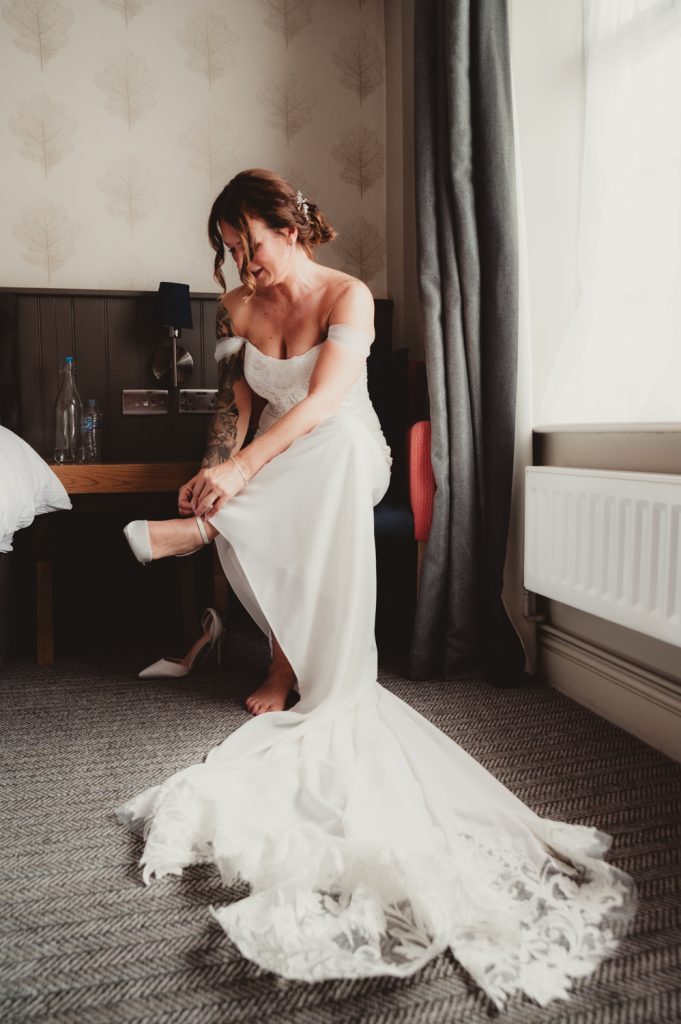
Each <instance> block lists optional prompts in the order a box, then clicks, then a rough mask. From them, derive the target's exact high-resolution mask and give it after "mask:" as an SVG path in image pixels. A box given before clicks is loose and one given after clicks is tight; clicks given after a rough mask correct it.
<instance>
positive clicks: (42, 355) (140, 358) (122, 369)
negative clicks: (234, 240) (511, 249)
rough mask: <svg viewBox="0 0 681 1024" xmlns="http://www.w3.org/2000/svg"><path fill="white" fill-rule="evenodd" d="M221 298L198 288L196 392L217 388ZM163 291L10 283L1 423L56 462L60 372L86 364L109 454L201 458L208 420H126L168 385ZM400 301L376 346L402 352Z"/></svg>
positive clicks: (0, 303) (1, 360)
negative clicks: (70, 360)
mask: <svg viewBox="0 0 681 1024" xmlns="http://www.w3.org/2000/svg"><path fill="white" fill-rule="evenodd" d="M216 299H217V295H216V294H206V293H194V294H193V295H192V297H191V301H192V320H193V322H194V327H193V328H192V329H191V330H183V332H182V338H181V340H180V344H181V345H182V346H183V347H184V348H185V349H187V350H188V351H189V352H190V353H191V355H192V358H193V360H194V367H193V372H192V376H191V377H190V379H189V380H187V381H186V382H185V384H184V386H185V387H190V388H214V387H216V386H217V368H216V364H215V360H214V358H213V350H214V347H215V302H216ZM157 301H158V297H157V293H156V292H120V291H65V290H60V289H28V288H19V289H8V288H3V289H0V423H2V424H3V425H4V426H7V427H9V428H10V429H11V430H14V431H15V432H16V433H19V434H21V435H22V437H24V438H25V439H26V441H28V443H29V444H30V445H32V446H33V448H35V450H36V451H37V452H38V453H39V454H40V455H42V456H43V457H44V458H47V459H49V458H51V455H52V443H53V440H52V438H53V407H54V401H55V397H56V393H57V381H58V370H59V367H60V365H61V363H62V360H63V357H64V356H65V355H69V354H70V355H73V356H75V358H76V361H77V366H78V390H79V392H80V396H81V398H82V399H83V401H85V400H86V399H87V398H96V399H97V400H98V402H99V404H100V406H101V407H102V410H103V412H104V442H105V443H104V453H105V457H106V458H107V459H108V460H110V461H113V462H125V461H143V460H150V459H171V458H172V459H187V460H191V459H200V458H201V455H202V454H203V449H204V444H205V437H206V417H205V416H200V415H194V416H192V415H190V416H147V417H145V416H123V414H122V403H121V391H122V390H123V389H124V388H154V387H160V386H162V385H159V383H158V382H157V381H156V379H155V378H154V376H153V374H152V370H151V359H152V356H153V354H154V352H155V351H156V349H158V348H159V347H160V346H161V345H162V344H164V343H165V341H166V340H167V339H166V337H165V333H164V328H163V327H161V326H160V325H159V324H158V322H157V316H156V308H157V306H156V304H157ZM392 306H393V303H392V300H390V299H377V300H376V344H375V351H377V352H382V353H384V352H390V351H391V349H392Z"/></svg>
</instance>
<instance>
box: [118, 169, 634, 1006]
mask: <svg viewBox="0 0 681 1024" xmlns="http://www.w3.org/2000/svg"><path fill="white" fill-rule="evenodd" d="M208 229H209V237H210V241H211V244H212V246H213V248H214V250H215V277H216V280H217V281H218V283H219V284H220V285H221V287H222V288H223V290H224V288H225V282H224V278H223V275H222V270H221V268H222V266H223V263H224V260H225V258H226V255H225V250H226V251H227V253H229V255H230V256H231V258H232V259H233V260H234V262H235V263H236V266H237V269H238V271H239V275H240V278H241V281H242V284H241V286H240V287H239V288H236V289H235V290H233V291H231V292H229V293H228V294H226V295H223V297H222V299H221V300H220V305H219V311H218V336H219V337H218V343H217V348H216V358H217V359H218V361H219V377H220V384H219V406H218V415H217V416H216V420H215V423H214V427H213V430H212V433H211V438H210V443H209V450H208V454H207V457H206V459H205V460H204V466H203V467H202V468H201V470H200V471H199V472H198V473H197V474H196V476H194V477H193V478H192V479H191V480H190V481H188V483H187V484H186V485H184V487H183V488H181V490H180V495H179V509H180V512H181V514H182V515H183V516H184V517H185V518H181V519H178V520H172V521H168V522H146V521H139V520H138V521H136V522H134V523H131V524H129V525H128V526H127V527H126V537H127V538H128V541H129V543H130V546H131V548H132V550H133V553H134V554H135V555H136V557H137V558H138V559H139V560H140V561H141V562H149V561H151V560H152V559H155V558H162V557H165V556H168V555H177V554H185V553H188V552H190V551H192V550H194V549H195V548H196V547H197V546H200V545H201V544H202V543H209V542H211V541H214V542H215V544H216V546H217V550H218V554H219V557H220V560H221V563H222V566H223V568H224V571H225V573H226V575H227V577H228V579H229V582H230V584H231V586H232V587H233V589H234V590H235V592H236V593H237V595H238V596H239V598H240V600H241V602H242V603H243V604H244V606H245V607H246V608H247V610H248V611H249V613H250V614H251V615H252V617H253V618H254V620H255V621H256V623H257V624H258V625H259V626H260V627H261V629H262V630H263V632H264V633H265V634H266V635H267V636H268V637H269V640H270V645H271V652H272V661H271V665H270V668H269V672H268V675H267V678H266V679H265V681H264V682H263V684H262V686H260V687H259V688H258V689H257V690H256V691H255V692H254V693H253V694H251V695H250V697H249V698H248V700H247V707H248V708H249V710H250V711H251V712H252V714H253V717H252V719H251V720H250V721H247V722H246V723H245V724H244V725H243V726H241V727H240V728H239V729H237V730H236V731H235V732H233V733H232V734H231V735H229V736H227V737H226V739H225V740H223V741H222V743H220V744H219V745H218V746H217V747H215V748H214V749H213V750H211V751H209V753H208V754H207V756H206V758H205V761H204V762H203V763H202V764H198V765H193V766H191V767H189V768H186V769H184V770H182V771H179V772H176V774H174V775H172V776H170V778H168V779H167V780H166V781H165V782H164V783H162V784H161V785H158V786H152V787H151V788H150V789H147V790H145V791H144V792H142V793H140V794H138V795H137V796H136V797H133V798H132V799H131V800H129V801H128V802H127V803H125V804H124V805H123V806H122V807H120V808H119V809H118V812H117V813H118V816H119V818H120V820H121V821H122V822H123V823H125V824H126V825H128V827H130V828H132V829H134V830H136V831H139V832H141V833H142V834H143V835H144V837H145V840H146V842H145V847H144V853H143V856H142V860H141V864H142V867H143V877H144V881H145V882H147V883H148V882H149V881H150V880H151V878H152V877H153V876H155V877H157V878H160V877H162V876H163V875H165V874H168V873H175V874H179V873H181V871H182V869H183V868H184V867H185V866H187V865H189V864H194V863H197V862H206V861H208V862H212V863H214V864H215V865H216V867H217V868H218V870H219V872H220V874H221V876H222V879H223V881H224V883H225V885H226V886H229V885H231V884H232V883H233V882H234V881H236V880H237V879H238V878H241V879H244V880H245V881H247V882H248V883H250V894H249V896H248V897H246V898H244V899H241V900H238V901H236V902H232V903H231V904H228V905H227V906H224V907H220V908H217V909H215V908H211V909H212V913H213V914H214V916H215V917H216V919H217V920H218V921H219V923H220V924H221V925H222V927H223V928H224V929H225V931H226V932H227V934H228V935H229V937H230V938H231V939H232V941H233V942H235V943H236V945H237V946H238V948H239V949H240V951H241V952H242V953H243V954H244V955H245V956H247V957H249V958H250V959H252V960H253V961H255V962H256V963H258V964H259V965H260V966H262V967H264V968H267V969H269V970H271V971H275V972H277V973H278V974H280V975H283V976H284V977H288V978H298V979H303V980H307V981H316V980H323V979H326V978H338V977H368V976H373V975H377V976H380V975H383V976H385V975H392V976H406V975H409V974H413V973H414V972H415V971H417V970H418V969H419V968H420V967H422V966H423V965H424V964H425V963H426V962H427V961H428V960H429V959H431V958H433V957H435V956H437V955H438V954H439V953H441V952H442V951H444V950H446V949H448V948H449V949H450V950H451V951H452V953H453V954H454V956H455V957H456V958H457V959H458V960H459V962H460V963H461V964H462V965H463V966H464V967H465V968H466V970H467V971H468V972H469V973H470V974H471V975H472V977H473V978H474V979H475V981H476V982H477V983H478V984H479V985H480V986H481V988H483V989H484V991H485V992H486V993H487V994H488V996H489V997H490V998H491V999H492V1000H493V1002H494V1003H495V1004H496V1005H497V1006H499V1007H501V1006H503V1004H504V1001H505V999H506V998H507V997H508V996H509V995H510V994H512V993H513V992H516V991H521V992H524V993H525V994H527V995H528V996H530V997H532V998H533V999H535V1000H536V1001H537V1002H539V1003H542V1004H544V1003H546V1002H548V1001H549V1000H551V999H554V998H560V997H564V996H565V995H566V994H567V991H568V989H569V986H570V982H571V979H573V978H576V977H580V976H582V975H585V974H588V973H589V972H590V971H592V970H593V969H595V967H596V966H597V965H598V963H599V962H600V960H601V959H602V958H603V957H604V956H606V955H608V954H610V953H612V952H613V951H614V949H615V947H616V942H617V937H618V936H619V935H620V934H621V933H622V930H623V926H624V924H625V923H626V921H627V920H628V918H629V917H630V916H631V913H632V911H633V903H634V891H633V883H632V882H631V880H630V879H629V878H628V877H627V876H626V875H624V874H622V873H621V872H619V871H618V870H617V869H615V868H613V867H612V866H610V865H608V864H606V862H605V861H604V860H603V858H602V855H603V853H604V851H605V850H606V849H607V846H608V845H609V840H608V837H607V836H604V835H603V834H602V833H600V832H598V831H597V830H596V829H595V828H592V827H587V826H580V825H568V824H563V823H560V822H554V821H548V820H546V819H542V818H539V817H538V816H537V815H536V814H534V813H533V812H532V811H531V810H530V809H529V808H528V807H526V806H525V805H524V804H523V803H522V802H521V801H520V800H519V799H518V798H516V797H515V796H514V795H513V794H512V793H510V792H509V791H508V790H507V789H506V788H505V787H504V786H503V785H502V784H501V783H500V782H498V781H497V780H496V779H495V778H494V777H493V776H492V775H490V774H489V773H488V772H487V771H486V770H485V769H484V768H483V767H482V766H481V765H479V764H478V763H477V762H476V761H475V760H474V759H473V758H471V757H470V756H469V755H468V754H466V753H465V752H464V751H463V750H462V749H461V748H460V747H459V746H457V744H456V743H454V742H453V741H452V740H451V739H449V738H448V737H447V736H446V735H445V734H444V733H442V732H440V731H439V730H438V729H436V728H435V726H433V725H431V724H430V723H429V722H428V721H427V720H426V719H424V718H423V717H422V716H421V715H419V714H418V713H417V712H415V711H414V710H412V709H411V708H410V707H409V706H408V705H407V704H405V703H404V702H403V701H401V700H400V699H399V698H398V697H396V696H395V695H394V694H392V693H390V692H389V691H388V690H386V689H385V688H384V687H382V686H380V684H379V683H378V682H377V657H376V646H375V642H374V635H373V626H374V609H375V587H376V581H375V575H376V574H375V552H374V537H373V506H374V505H375V504H376V503H377V502H378V501H380V499H381V497H382V496H383V495H384V493H385V491H386V489H387V486H388V482H389V475H390V451H389V449H388V447H387V445H386V443H385V439H384V437H383V435H382V433H381V429H380V426H379V423H378V419H377V417H376V414H375V412H374V410H373V407H372V405H371V402H370V400H369V396H368V391H367V384H366V357H367V355H368V352H369V348H370V345H371V342H372V340H373V299H372V297H371V294H370V293H369V291H368V290H367V288H366V287H365V286H364V285H363V284H362V283H361V282H360V281H357V280H355V279H354V278H352V277H350V276H348V275H347V274H343V273H341V272H339V271H336V270H332V269H329V268H327V267H322V266H320V265H318V264H317V263H315V262H314V260H313V253H314V248H315V247H316V246H317V245H318V244H320V243H322V242H326V241H330V240H331V239H332V238H333V237H334V236H335V232H334V230H333V228H332V227H331V225H330V224H329V222H328V221H327V219H326V218H325V217H324V215H323V214H322V213H321V211H320V210H319V209H318V208H317V206H316V205H315V204H314V203H312V202H311V201H310V200H309V199H306V198H305V197H304V196H303V195H302V194H301V193H300V192H296V191H295V190H294V189H293V188H292V187H291V185H290V184H289V183H288V182H286V181H285V180H284V179H283V178H281V177H280V176H278V175H276V174H274V173H272V172H270V171H264V170H249V171H244V172H242V173H241V174H238V175H237V176H236V177H235V178H234V179H233V180H232V181H230V182H229V184H228V185H227V186H226V187H225V189H224V190H223V191H222V192H221V194H220V195H219V196H218V198H217V199H216V201H215V203H214V204H213V208H212V210H211V213H210V218H209V225H208ZM254 394H256V395H260V396H262V397H263V398H265V399H266V400H267V405H266V407H265V409H264V411H263V413H262V415H261V417H260V421H259V425H258V430H257V432H256V434H255V437H254V438H253V440H252V441H251V442H250V443H249V444H244V440H245V437H246V430H247V426H248V421H249V418H250V412H251V399H252V396H253V395H254ZM292 688H295V689H296V690H297V691H298V692H299V694H300V700H299V701H298V703H297V704H295V705H294V706H293V707H292V708H291V709H290V710H284V708H285V702H286V699H287V696H288V694H289V692H290V691H291V689H292Z"/></svg>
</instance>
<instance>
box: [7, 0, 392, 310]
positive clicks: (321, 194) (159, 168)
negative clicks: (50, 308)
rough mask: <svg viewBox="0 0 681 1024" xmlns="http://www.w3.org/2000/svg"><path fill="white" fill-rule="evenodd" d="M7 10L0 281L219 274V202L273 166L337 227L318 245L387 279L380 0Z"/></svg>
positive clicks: (326, 254) (47, 0) (202, 279)
mask: <svg viewBox="0 0 681 1024" xmlns="http://www.w3.org/2000/svg"><path fill="white" fill-rule="evenodd" d="M0 12H1V15H2V20H1V21H0V111H1V114H2V116H1V118H0V161H1V166H2V181H3V188H2V190H1V193H0V210H1V216H0V241H1V244H0V285H2V286H6V287H36V286H37V287H53V288H67V289H72V288H120V289H126V290H127V289H131V290H137V289H141V290H155V289H156V288H157V286H158V282H159V280H176V281H184V282H186V283H189V284H190V285H191V288H192V290H194V291H215V290H216V289H217V286H216V285H215V283H214V282H213V280H212V273H211V267H212V250H211V249H210V247H209V245H208V242H207V240H206V236H205V221H206V217H207V215H208V211H209V209H210V205H211V202H212V200H213V199H214V197H215V195H216V194H217V193H218V192H219V191H220V189H221V188H222V186H223V185H224V184H225V182H226V181H227V180H228V179H229V178H230V177H231V176H232V175H233V174H234V173H236V172H237V171H239V170H241V169H243V168H245V167H253V166H260V167H271V168H273V169H275V170H277V171H279V172H280V173H282V174H284V175H285V176H286V177H288V178H289V179H290V180H291V182H292V184H293V185H294V187H296V188H301V189H302V190H303V192H304V193H305V194H306V196H309V197H310V198H312V199H314V201H315V202H317V203H318V205H319V206H320V207H321V208H322V209H323V210H324V211H325V212H326V213H327V215H328V216H329V218H330V219H331V222H332V223H333V224H334V226H335V227H336V229H337V230H338V232H339V238H338V239H337V240H336V241H335V242H333V243H331V244H330V245H328V246H322V247H321V248H320V250H319V251H318V258H319V260H320V262H324V263H328V264H329V265H331V266H337V267H340V268H342V269H344V270H347V271H349V272H350V273H352V274H355V275H356V276H358V277H361V278H362V279H363V280H365V281H366V282H367V284H368V285H369V286H370V287H371V289H372V291H373V292H374V295H376V296H384V295H385V294H386V292H385V287H386V285H385V280H386V278H385V229H386V225H385V219H386V202H385V38H384V36H385V33H384V21H383V0H212V3H205V2H203V0H1V2H0ZM230 273H231V278H229V279H228V285H229V286H232V285H234V284H236V283H238V279H237V277H236V273H235V272H234V270H233V269H231V271H230Z"/></svg>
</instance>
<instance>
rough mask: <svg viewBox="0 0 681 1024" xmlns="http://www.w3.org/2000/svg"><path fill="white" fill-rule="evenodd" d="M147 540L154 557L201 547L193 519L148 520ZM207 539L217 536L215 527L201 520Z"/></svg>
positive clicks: (186, 551) (185, 552)
mask: <svg viewBox="0 0 681 1024" xmlns="http://www.w3.org/2000/svg"><path fill="white" fill-rule="evenodd" d="M148 525H149V540H150V542H151V552H152V555H153V557H154V558H167V557H168V556H169V555H188V554H189V552H190V551H196V550H197V549H198V548H200V547H203V538H202V537H201V534H200V533H199V528H198V526H197V525H196V520H195V519H193V518H192V519H160V520H150V521H149V524H148ZM203 525H204V528H205V531H206V535H207V537H208V540H213V539H214V538H215V537H217V534H218V531H217V530H216V529H215V527H214V526H213V525H212V524H211V523H209V522H206V520H204V521H203Z"/></svg>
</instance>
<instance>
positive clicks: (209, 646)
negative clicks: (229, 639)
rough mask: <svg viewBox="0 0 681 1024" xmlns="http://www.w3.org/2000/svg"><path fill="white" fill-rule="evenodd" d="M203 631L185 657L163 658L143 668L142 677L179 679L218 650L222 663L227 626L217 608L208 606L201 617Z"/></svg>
mask: <svg viewBox="0 0 681 1024" xmlns="http://www.w3.org/2000/svg"><path fill="white" fill-rule="evenodd" d="M201 627H202V629H203V633H202V634H201V636H200V637H199V639H198V640H197V641H196V643H195V644H193V645H192V647H191V648H190V650H188V651H187V653H186V654H185V656H184V658H161V659H160V660H159V661H155V662H154V664H153V665H149V666H148V667H147V668H143V669H142V671H141V672H140V673H139V678H140V679H179V678H180V677H181V676H188V675H189V673H190V672H192V671H193V670H194V669H195V668H196V667H197V666H198V665H202V664H203V663H204V662H205V661H206V660H207V659H208V658H209V657H210V655H211V653H212V652H213V650H216V653H217V660H218V665H219V664H220V662H221V660H222V657H221V649H222V638H223V635H224V632H225V626H224V623H223V621H222V618H221V617H220V615H219V614H218V613H217V612H216V611H215V608H206V610H205V612H204V613H203V617H202V619H201Z"/></svg>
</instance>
